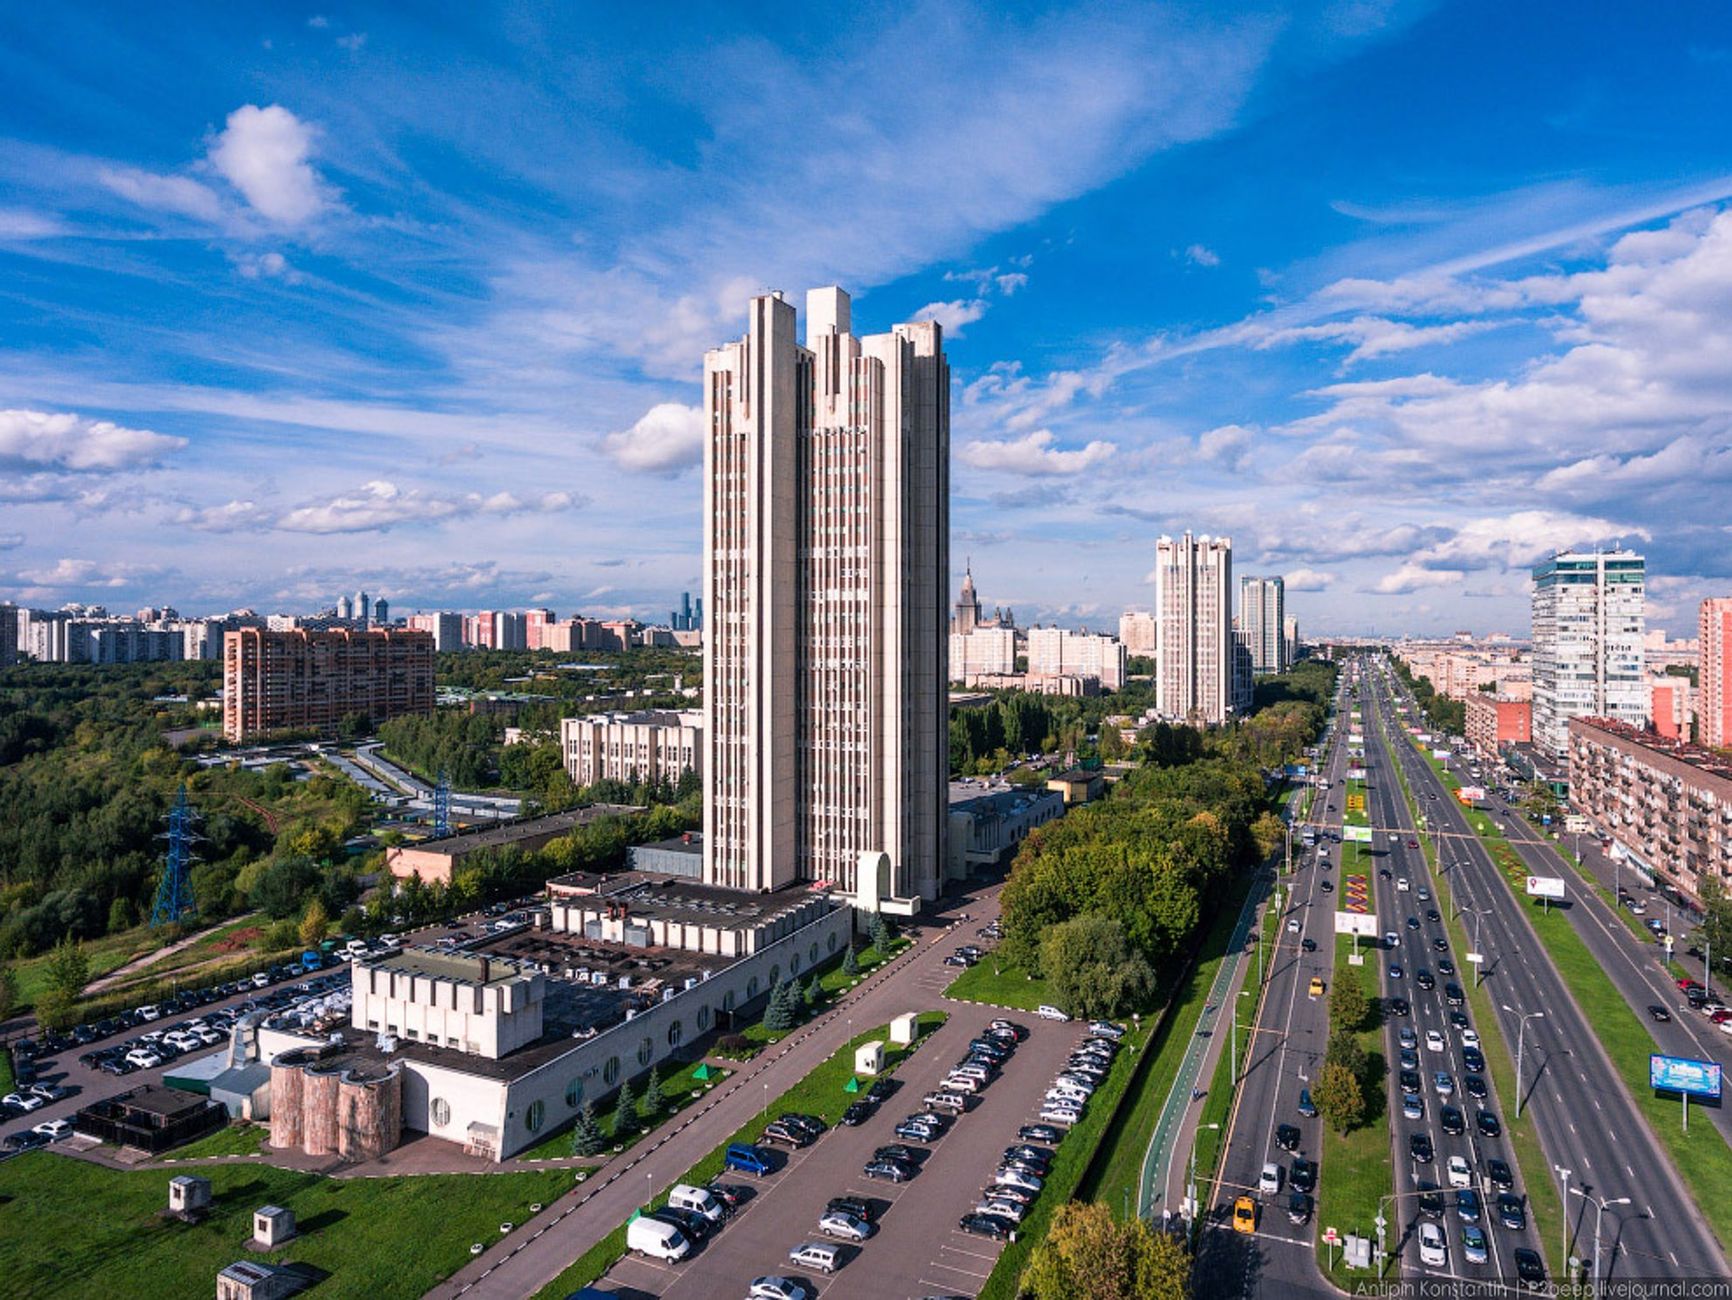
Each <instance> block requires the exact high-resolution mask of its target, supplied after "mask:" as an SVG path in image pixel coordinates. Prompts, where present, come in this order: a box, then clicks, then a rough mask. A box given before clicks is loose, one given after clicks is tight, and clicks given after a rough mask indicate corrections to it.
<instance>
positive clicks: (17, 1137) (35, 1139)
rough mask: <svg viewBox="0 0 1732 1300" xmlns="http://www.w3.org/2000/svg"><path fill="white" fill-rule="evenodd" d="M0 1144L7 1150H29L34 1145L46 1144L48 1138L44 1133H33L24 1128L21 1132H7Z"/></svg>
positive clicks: (34, 1146)
mask: <svg viewBox="0 0 1732 1300" xmlns="http://www.w3.org/2000/svg"><path fill="white" fill-rule="evenodd" d="M0 1145H3V1146H4V1147H5V1149H6V1150H8V1151H30V1150H33V1149H34V1148H36V1147H45V1146H47V1145H48V1138H47V1136H46V1135H45V1134H42V1133H33V1132H31V1131H30V1130H29V1129H25V1130H24V1131H23V1132H21V1133H9V1134H7V1136H6V1141H5V1142H4V1143H3V1144H0Z"/></svg>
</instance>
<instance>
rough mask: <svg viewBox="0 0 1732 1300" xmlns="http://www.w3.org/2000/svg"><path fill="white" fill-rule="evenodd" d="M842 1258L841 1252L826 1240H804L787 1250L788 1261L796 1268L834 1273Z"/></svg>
mask: <svg viewBox="0 0 1732 1300" xmlns="http://www.w3.org/2000/svg"><path fill="white" fill-rule="evenodd" d="M841 1260H842V1252H841V1251H839V1250H837V1249H836V1247H834V1246H832V1245H831V1244H830V1243H829V1242H827V1241H806V1242H801V1243H800V1244H799V1245H798V1246H795V1247H794V1249H792V1250H790V1251H789V1252H788V1262H789V1263H790V1264H792V1265H794V1266H795V1267H796V1268H809V1269H814V1270H816V1271H817V1272H819V1273H834V1272H835V1271H836V1265H837V1264H839V1263H840V1262H841Z"/></svg>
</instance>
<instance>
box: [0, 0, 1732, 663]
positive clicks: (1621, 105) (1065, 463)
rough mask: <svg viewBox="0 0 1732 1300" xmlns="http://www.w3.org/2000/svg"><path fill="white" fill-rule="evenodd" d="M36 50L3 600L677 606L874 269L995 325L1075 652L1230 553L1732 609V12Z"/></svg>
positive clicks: (1469, 14)
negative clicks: (716, 520) (1555, 584)
mask: <svg viewBox="0 0 1732 1300" xmlns="http://www.w3.org/2000/svg"><path fill="white" fill-rule="evenodd" d="M706 23H707V24H708V26H706V25H705V24H706ZM0 41H3V42H4V44H5V46H6V48H7V49H8V50H10V51H15V52H16V57H15V59H14V60H13V62H12V63H11V64H10V65H9V75H10V77H11V79H12V80H11V91H12V93H10V94H9V95H7V96H6V97H5V100H4V102H3V103H0V157H3V158H4V160H5V162H6V164H7V165H5V166H3V167H0V283H4V284H5V285H6V292H5V293H4V294H0V340H4V341H3V342H0V599H9V600H14V601H18V602H20V603H25V604H31V605H36V606H46V607H53V606H57V605H59V604H61V603H63V602H66V601H101V602H103V603H106V604H110V605H114V606H119V607H121V608H126V607H129V606H136V605H138V604H141V603H146V602H147V601H160V600H164V599H171V600H174V601H175V602H177V603H179V604H180V605H182V606H184V607H186V608H188V609H198V610H217V611H220V610H227V609H231V608H234V607H237V606H242V605H252V606H255V607H258V608H294V607H305V606H307V605H310V604H312V603H314V602H316V601H323V600H327V599H329V598H330V597H329V595H328V593H331V592H341V591H354V590H356V589H358V588H360V587H363V586H365V587H367V588H368V589H369V590H383V591H388V592H390V593H391V599H392V603H393V605H394V607H395V608H396V609H397V610H398V611H399V612H402V613H406V612H409V611H411V610H414V609H422V610H432V609H441V608H448V609H474V608H486V607H524V606H535V605H553V606H556V607H559V608H562V609H581V610H583V611H584V612H585V613H590V614H593V615H595V616H597V617H604V618H605V617H618V616H625V615H631V616H636V617H639V618H645V619H655V620H658V621H659V620H661V619H663V618H665V617H666V612H667V611H668V610H669V608H670V605H669V597H670V594H672V595H675V596H677V594H678V593H679V592H681V591H696V590H698V589H699V585H700V583H701V577H702V561H701V552H700V546H699V534H700V530H701V516H702V489H701V474H700V471H699V468H698V460H699V457H700V451H701V445H702V429H701V409H702V404H703V395H702V392H701V388H700V370H699V367H698V366H697V364H696V362H695V360H694V359H695V358H696V357H697V356H698V355H699V354H700V352H701V351H702V349H703V348H704V347H706V346H709V345H710V344H711V343H713V342H714V340H715V339H717V338H721V337H726V336H727V334H728V332H729V331H730V330H731V329H732V328H733V327H734V319H733V318H734V315H735V313H736V312H737V304H738V303H739V302H740V301H742V300H743V299H744V298H746V297H748V296H749V295H750V294H752V293H754V292H760V291H763V290H765V289H769V288H773V287H776V286H797V285H808V284H826V283H847V284H849V285H851V286H855V287H856V289H857V300H858V302H859V303H860V305H861V306H862V309H863V310H865V311H867V312H869V314H870V315H871V317H872V318H873V319H875V320H898V321H904V320H920V319H923V318H931V319H936V320H938V321H940V322H941V323H942V324H943V325H944V327H945V342H946V349H947V352H948V354H949V356H950V358H951V364H952V366H953V367H954V375H955V388H954V393H953V406H954V412H955V438H954V456H953V464H952V474H953V493H952V502H951V509H952V520H953V535H952V538H951V549H952V554H953V555H954V556H955V557H957V559H958V560H960V559H961V557H963V556H965V555H968V554H970V553H972V554H973V555H974V556H975V558H976V561H977V564H976V569H977V574H978V573H979V572H981V571H983V570H984V569H985V568H986V565H987V557H990V560H991V566H992V568H993V569H995V570H996V572H995V573H994V575H993V577H992V580H991V583H990V587H991V590H992V592H993V595H994V600H995V602H996V601H1002V602H1003V603H1004V604H1005V605H1007V606H1009V607H1013V608H1014V609H1015V610H1016V611H1017V615H1018V619H1019V621H1020V622H1022V623H1024V624H1032V623H1034V622H1042V623H1051V622H1055V621H1056V622H1060V623H1063V624H1065V625H1068V626H1073V627H1074V626H1081V625H1085V624H1086V625H1088V626H1090V627H1098V628H1107V629H1110V628H1111V627H1112V626H1113V625H1114V620H1115V619H1116V618H1117V616H1118V614H1119V612H1120V611H1122V610H1124V609H1126V608H1135V607H1138V606H1142V607H1147V606H1148V605H1149V604H1150V603H1151V601H1152V599H1153V595H1154V593H1153V587H1152V585H1151V583H1150V581H1149V575H1150V572H1151V570H1152V568H1153V542H1154V538H1155V537H1157V536H1159V535H1160V534H1161V533H1163V532H1166V533H1173V534H1177V533H1179V532H1182V531H1183V530H1185V529H1192V530H1195V531H1197V532H1199V533H1200V532H1209V533H1212V534H1225V535H1231V536H1232V537H1233V538H1234V543H1235V549H1236V555H1235V560H1236V562H1237V564H1238V565H1239V567H1240V568H1241V569H1242V570H1243V571H1245V572H1251V573H1256V574H1266V575H1270V576H1280V577H1282V578H1283V579H1284V581H1285V591H1286V600H1287V604H1288V606H1289V607H1290V608H1291V609H1292V610H1293V611H1294V613H1295V614H1296V615H1298V616H1299V617H1300V619H1301V622H1302V625H1303V627H1304V630H1305V632H1306V634H1307V635H1323V634H1329V633H1351V632H1381V633H1400V632H1411V633H1415V634H1430V633H1443V632H1447V631H1449V630H1451V629H1453V628H1456V627H1461V626H1468V627H1473V628H1478V629H1490V628H1500V627H1501V628H1505V629H1507V630H1510V631H1512V632H1517V633H1519V632H1521V631H1523V630H1524V629H1525V626H1526V607H1527V602H1528V588H1527V576H1526V575H1527V570H1528V568H1529V566H1531V565H1532V564H1534V563H1535V562H1537V561H1538V560H1539V559H1541V558H1543V555H1544V554H1545V553H1546V552H1548V551H1550V550H1551V549H1553V548H1569V547H1576V548H1582V547H1593V546H1596V545H1599V546H1609V545H1611V544H1613V543H1614V542H1618V541H1622V542H1624V543H1625V544H1627V545H1630V546H1634V547H1638V548H1639V549H1641V550H1642V551H1643V553H1644V554H1645V555H1646V556H1647V557H1648V564H1649V572H1650V574H1651V584H1650V591H1649V621H1650V624H1651V625H1653V626H1656V627H1664V628H1667V629H1668V630H1670V631H1671V632H1672V633H1673V634H1674V635H1686V634H1688V631H1689V629H1690V627H1691V626H1692V624H1693V622H1694V619H1695V610H1696V606H1697V601H1698V599H1699V598H1701V597H1703V596H1708V595H1716V594H1722V593H1723V592H1724V591H1726V590H1727V589H1728V587H1729V586H1732V547H1728V546H1727V545H1726V540H1727V539H1726V533H1725V531H1724V524H1725V520H1724V519H1723V518H1721V517H1719V516H1720V515H1723V511H1718V510H1717V508H1716V507H1715V505H1714V504H1713V503H1714V502H1716V501H1718V500H1721V499H1724V498H1725V497H1726V496H1727V495H1728V494H1729V492H1732V455H1729V454H1728V452H1727V447H1728V443H1729V441H1732V433H1729V417H1728V414H1727V413H1728V411H1732V374H1729V373H1728V372H1727V370H1726V368H1725V367H1724V366H1722V365H1719V364H1718V361H1717V353H1716V350H1717V349H1719V350H1723V348H1721V341H1722V340H1724V339H1725V338H1726V337H1727V336H1728V334H1729V333H1732V293H1728V292H1726V291H1725V281H1724V269H1723V268H1724V266H1725V264H1726V249H1727V247H1728V245H1729V244H1732V210H1728V207H1727V205H1728V203H1729V202H1732V140H1729V139H1728V138H1727V136H1726V135H1725V133H1724V132H1723V131H1721V130H1720V129H1718V128H1717V127H1715V126H1714V124H1715V123H1718V122H1725V121H1727V120H1729V119H1732V78H1728V77H1727V76H1726V67H1727V59H1728V57H1729V51H1732V31H1729V30H1728V28H1727V24H1726V22H1725V20H1724V15H1723V14H1720V13H1718V12H1710V11H1706V10H1700V9H1694V8H1685V9H1666V8H1659V9H1655V8H1652V7H1650V8H1647V9H1620V8H1618V7H1615V6H1605V7H1601V8H1600V9H1599V10H1596V11H1595V12H1594V13H1593V15H1592V16H1591V17H1589V18H1584V17H1582V16H1581V15H1579V14H1575V13H1574V12H1573V11H1572V12H1571V20H1570V21H1567V22H1560V21H1558V10H1557V9H1556V8H1555V7H1554V6H1548V5H1507V6H1503V7H1501V8H1499V9H1495V10H1487V9H1483V8H1469V7H1461V6H1445V5H1436V4H1425V3H1418V2H1412V3H1409V2H1405V0H1388V2H1387V3H1372V4H1356V5H1324V6H1318V7H1316V8H1314V9H1301V8H1299V7H1294V6H1277V5H1268V6H1265V5H1261V4H1251V3H1247V4H1241V5H1236V6H1232V7H1230V8H1229V7H1228V6H1194V7H1192V8H1190V9H1185V8H1180V7H1174V6H1162V7H1154V6H1121V7H1119V8H1118V9H1107V10H1101V9H1097V10H1081V9H1077V10H1071V11H1042V12H1040V13H1036V14H1030V15H1012V14H1007V13H1004V12H1002V11H1001V10H999V9H997V8H991V9H989V8H987V7H985V6H979V7H976V8H972V9H970V8H965V7H951V8H949V9H947V10H946V13H945V17H944V20H943V22H942V23H941V24H940V25H939V27H938V28H937V29H935V28H934V27H933V26H932V25H931V24H930V23H929V22H928V21H926V20H924V19H923V17H922V16H921V15H920V14H918V13H912V12H911V13H908V14H906V15H897V16H893V17H891V18H888V19H887V18H886V17H885V16H884V15H882V14H878V13H874V12H858V13H856V12H849V13H845V14H840V15H836V16H833V19H832V20H831V21H829V22H826V23H825V24H823V25H822V26H821V27H814V25H813V24H811V23H810V21H809V15H808V14H807V13H805V11H802V10H796V9H793V8H792V7H789V8H788V9H787V10H786V11H785V12H778V11H776V10H773V9H772V10H768V11H759V12H756V13H754V14H751V15H746V14H740V13H736V12H722V11H715V12H711V13H708V14H696V13H694V14H690V15H686V16H685V18H684V20H683V21H682V22H681V23H680V24H677V25H664V26H663V27H661V28H658V29H657V30H655V31H653V32H649V33H646V32H643V31H642V30H641V24H638V23H636V22H635V21H633V20H632V17H631V16H630V15H627V14H624V13H620V14H598V13H595V12H593V11H579V10H576V9H564V10H562V9H560V8H558V7H554V8H552V9H548V10H542V11H539V12H538V13H537V15H536V17H535V18H534V20H533V21H530V20H527V19H526V18H525V16H524V14H523V12H522V11H521V10H520V9H518V8H517V7H515V6H511V5H488V4H481V5H475V6H466V7H464V8H463V9H462V10H461V11H460V12H451V13H446V14H442V16H441V19H440V21H439V22H438V23H427V22H423V21H422V20H421V19H420V18H419V17H417V16H415V15H412V14H409V13H407V12H404V11H403V10H401V8H400V7H394V6H384V5H369V4H366V3H358V4H356V5H353V6H350V7H348V8H346V9H344V10H343V11H341V12H331V13H327V14H311V13H310V12H309V11H306V10H304V9H300V8H289V7H287V6H275V5H268V4H267V5H263V6H246V7H243V8H239V9H234V10H232V11H225V12H223V13H222V14H221V15H220V16H218V17H215V18H213V17H212V15H211V14H210V12H209V10H208V9H205V8H202V7H201V8H198V9H194V8H192V7H191V6H187V5H184V4H174V3H170V4H167V5H157V6H148V7H142V8H137V9H135V10H126V9H124V8H122V9H116V8H115V7H113V6H92V5H77V4H72V5H54V6H47V7H37V8H34V9H29V10H18V11H15V12H12V13H10V14H7V15H0ZM1466 68H1471V69H1472V70H1473V81H1472V93H1471V94H1466V93H1463V84H1462V79H1463V75H1464V73H1463V70H1464V69H1466ZM483 96H484V97H485V98H486V100H487V102H489V103H490V104H491V105H492V106H493V107H494V111H495V113H496V114H497V115H498V117H499V119H500V120H506V119H508V120H510V121H511V122H512V124H513V125H512V129H511V130H510V131H497V130H491V129H486V128H485V127H483V126H481V125H480V124H479V123H478V121H477V119H476V118H475V116H474V112H473V104H474V103H475V102H476V101H477V99H478V98H479V97H483ZM1007 96H1014V98H1013V99H1007ZM765 104H775V105H776V111H777V113H778V115H779V117H780V118H781V119H783V120H786V121H798V122H799V123H801V129H800V130H799V131H797V132H787V131H772V130H766V129H765V128H764V121H763V117H762V114H763V112H764V109H763V105H765ZM575 159H581V160H582V165H570V160H575ZM813 178H822V183H814V181H813ZM911 214H917V216H916V215H911ZM961 576H962V574H961V571H960V568H953V570H952V572H951V574H950V593H949V594H950V595H951V596H952V597H953V596H954V595H955V593H956V591H957V589H958V587H959V585H960V580H961Z"/></svg>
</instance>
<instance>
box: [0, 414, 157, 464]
mask: <svg viewBox="0 0 1732 1300" xmlns="http://www.w3.org/2000/svg"><path fill="white" fill-rule="evenodd" d="M184 446H186V439H185V438H176V437H171V436H169V435H168V434H163V433H152V432H151V431H150V430H149V429H128V428H126V427H125V426H124V425H119V424H114V423H112V422H111V421H108V420H87V419H84V418H83V417H82V416H78V415H75V414H73V413H71V412H69V411H59V412H49V411H17V410H11V411H0V469H4V468H7V467H8V466H10V467H12V468H15V469H16V468H25V467H28V468H38V467H42V468H51V469H58V470H74V471H92V472H97V473H102V472H112V471H115V470H126V469H143V468H145V467H147V466H150V465H154V464H156V463H157V462H159V461H160V460H162V458H163V457H164V456H167V455H168V454H169V453H170V452H173V451H179V450H180V449H181V448H182V447H184Z"/></svg>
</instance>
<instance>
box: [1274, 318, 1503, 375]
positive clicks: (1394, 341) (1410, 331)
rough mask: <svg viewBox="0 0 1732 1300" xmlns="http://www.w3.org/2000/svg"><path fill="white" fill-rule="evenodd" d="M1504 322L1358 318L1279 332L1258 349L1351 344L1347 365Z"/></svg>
mask: <svg viewBox="0 0 1732 1300" xmlns="http://www.w3.org/2000/svg"><path fill="white" fill-rule="evenodd" d="M1500 323H1501V322H1499V321H1487V320H1467V321H1450V322H1447V323H1445V324H1440V325H1410V324H1408V323H1407V322H1406V321H1396V320H1387V319H1385V318H1383V317H1381V316H1356V317H1354V318H1353V319H1352V320H1347V321H1332V322H1330V323H1328V324H1325V325H1299V326H1294V327H1292V328H1290V329H1280V330H1275V331H1273V332H1271V333H1270V334H1268V335H1266V336H1265V337H1264V338H1263V339H1262V340H1261V341H1260V342H1259V343H1258V344H1257V345H1256V346H1257V347H1258V348H1259V349H1262V348H1270V347H1276V346H1279V345H1281V344H1284V343H1295V342H1301V341H1305V340H1322V341H1325V342H1339V343H1351V344H1353V345H1354V346H1353V350H1352V351H1351V352H1349V353H1348V354H1347V357H1346V360H1345V362H1344V364H1346V365H1352V364H1354V363H1355V362H1358V361H1369V360H1372V359H1373V358H1375V357H1381V356H1388V355H1389V354H1391V353H1394V352H1407V351H1411V350H1412V349H1414V348H1425V347H1433V346H1436V345H1439V344H1444V343H1454V342H1455V341H1456V340H1457V339H1464V338H1468V337H1469V336H1471V335H1474V334H1482V333H1484V332H1485V331H1486V330H1490V329H1496V328H1498V326H1499V324H1500Z"/></svg>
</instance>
